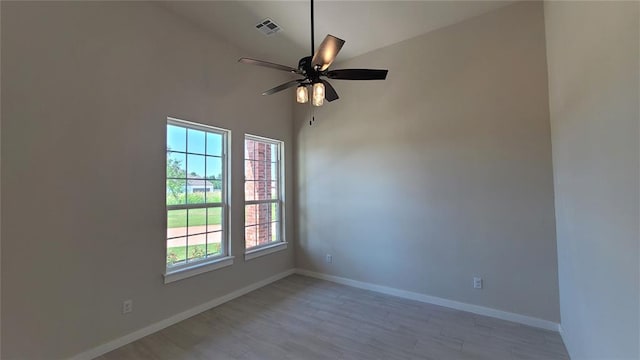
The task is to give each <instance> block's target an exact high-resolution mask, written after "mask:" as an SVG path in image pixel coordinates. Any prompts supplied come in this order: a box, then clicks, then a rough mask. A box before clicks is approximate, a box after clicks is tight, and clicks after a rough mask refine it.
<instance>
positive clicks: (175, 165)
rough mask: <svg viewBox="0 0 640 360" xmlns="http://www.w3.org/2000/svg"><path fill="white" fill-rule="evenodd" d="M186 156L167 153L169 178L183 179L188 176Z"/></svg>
mask: <svg viewBox="0 0 640 360" xmlns="http://www.w3.org/2000/svg"><path fill="white" fill-rule="evenodd" d="M186 159H187V158H186V155H185V154H183V153H176V152H173V151H168V152H167V178H181V179H184V178H185V177H186V176H185V174H186V167H185V166H186V164H187V161H186Z"/></svg>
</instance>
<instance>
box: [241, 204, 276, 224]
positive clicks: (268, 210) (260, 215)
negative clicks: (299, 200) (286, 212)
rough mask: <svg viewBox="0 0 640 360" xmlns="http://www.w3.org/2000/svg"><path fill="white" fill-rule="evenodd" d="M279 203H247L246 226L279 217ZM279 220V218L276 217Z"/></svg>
mask: <svg viewBox="0 0 640 360" xmlns="http://www.w3.org/2000/svg"><path fill="white" fill-rule="evenodd" d="M277 214H278V205H277V204H270V203H267V204H255V205H245V207H244V224H245V226H250V225H256V224H264V223H269V222H271V221H273V220H274V219H276V218H277ZM276 220H277V219H276Z"/></svg>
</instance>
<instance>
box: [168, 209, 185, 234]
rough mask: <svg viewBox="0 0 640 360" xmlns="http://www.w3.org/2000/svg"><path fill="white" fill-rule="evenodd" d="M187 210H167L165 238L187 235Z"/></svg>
mask: <svg viewBox="0 0 640 360" xmlns="http://www.w3.org/2000/svg"><path fill="white" fill-rule="evenodd" d="M186 226H187V210H169V211H167V238H173V237H178V236H187V228H186Z"/></svg>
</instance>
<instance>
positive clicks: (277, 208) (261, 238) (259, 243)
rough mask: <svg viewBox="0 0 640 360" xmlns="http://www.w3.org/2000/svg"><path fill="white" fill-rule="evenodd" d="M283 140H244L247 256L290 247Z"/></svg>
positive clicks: (248, 257) (253, 138)
mask: <svg viewBox="0 0 640 360" xmlns="http://www.w3.org/2000/svg"><path fill="white" fill-rule="evenodd" d="M282 147H283V145H282V142H281V141H277V140H271V139H266V138H262V137H257V136H253V135H245V139H244V154H245V155H244V200H245V202H244V225H245V229H244V243H245V249H246V254H247V255H246V256H245V258H246V259H250V258H253V257H257V256H261V255H264V254H267V253H271V252H274V251H277V250H281V249H283V248H286V243H285V242H284V227H283V216H282V214H283V208H284V201H283V181H282V174H283V171H282V170H283V169H282Z"/></svg>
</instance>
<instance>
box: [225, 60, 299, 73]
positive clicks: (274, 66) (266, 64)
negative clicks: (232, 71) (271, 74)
mask: <svg viewBox="0 0 640 360" xmlns="http://www.w3.org/2000/svg"><path fill="white" fill-rule="evenodd" d="M238 62H240V63H243V64H249V65H257V66H264V67H268V68H271V69H276V70H281V71H287V72H291V73H294V74H298V73H299V72H298V69H295V68H292V67H291V66H285V65H280V64H274V63H271V62H268V61H262V60H256V59H250V58H244V57H243V58H240V59H238Z"/></svg>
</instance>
